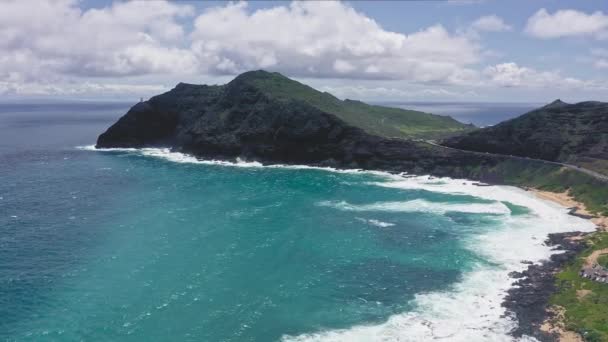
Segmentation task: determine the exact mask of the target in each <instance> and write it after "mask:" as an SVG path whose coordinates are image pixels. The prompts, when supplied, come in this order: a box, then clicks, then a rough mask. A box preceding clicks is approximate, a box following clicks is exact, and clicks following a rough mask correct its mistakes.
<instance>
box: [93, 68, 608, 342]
mask: <svg viewBox="0 0 608 342" xmlns="http://www.w3.org/2000/svg"><path fill="white" fill-rule="evenodd" d="M96 147H97V148H123V147H135V148H141V147H168V148H170V149H172V150H174V151H179V152H183V153H188V154H191V155H194V156H196V157H199V158H206V159H221V160H236V159H237V158H238V159H243V160H248V161H259V162H261V163H264V164H306V165H314V166H323V167H333V168H349V169H365V170H382V171H389V172H395V173H402V172H406V173H409V174H429V175H433V176H446V177H452V178H467V179H472V180H477V181H480V182H485V183H490V184H505V185H514V186H519V187H522V188H526V189H536V190H538V191H539V193H540V195H544V196H548V197H546V198H548V199H553V200H555V198H554V197H555V196H557V195H555V196H554V195H551V194H554V193H557V194H558V195H559V196H561V197H559V198H557V197H556V198H557V200H561V201H562V202H563V203H562V204H566V205H568V204H573V205H572V206H574V207H576V208H572V210H571V212H572V213H573V214H575V215H579V216H581V217H584V218H591V217H596V218H597V217H599V219H601V220H602V221H596V222H604V223H598V224H600V225H601V224H605V222H606V221H605V218H602V216H601V215H604V216H606V215H608V186H606V185H607V184H608V183H607V180H608V178H607V174H608V172H607V171H608V104H607V103H601V102H582V103H578V104H573V105H570V104H566V103H563V102H561V101H559V100H558V101H555V102H553V103H551V104H549V105H546V106H544V107H541V108H538V109H536V110H533V111H531V112H529V113H527V114H524V115H522V116H520V117H518V118H515V119H512V120H509V121H506V122H503V123H500V124H498V125H496V126H493V127H487V128H483V129H478V128H476V127H474V126H472V125H466V124H463V123H460V122H458V121H456V120H454V119H453V118H451V117H449V116H440V115H434V114H429V113H423V112H419V111H412V110H403V109H396V108H389V107H383V106H373V105H368V104H365V103H363V102H360V101H354V100H339V99H338V98H336V97H334V96H332V95H331V94H329V93H323V92H319V91H316V90H315V89H313V88H311V87H309V86H306V85H304V84H302V83H299V82H297V81H294V80H291V79H289V78H287V77H285V76H283V75H281V74H279V73H271V72H266V71H261V70H259V71H251V72H246V73H243V74H241V75H239V76H238V77H236V78H235V79H234V80H232V81H231V82H229V83H228V84H225V85H213V86H208V85H194V84H184V83H180V84H178V85H177V86H176V87H175V88H173V89H172V90H170V91H168V92H166V93H164V94H161V95H158V96H154V97H152V98H151V99H149V100H147V101H143V102H140V103H138V104H136V105H135V106H133V107H132V108H131V109H130V110H129V111H128V112H127V113H126V114H125V115H124V116H123V117H121V118H120V119H119V120H118V121H117V122H116V123H115V124H113V125H112V126H111V127H110V128H108V130H107V131H106V132H104V133H103V134H101V135H100V136H99V138H98V140H97V144H96ZM479 185H484V184H483V183H479ZM547 194H549V195H547ZM552 196H553V197H552ZM602 236H603V235H602ZM602 236H600V237H596V236H593V235H591V236H590V237H584V236H582V235H576V234H575V235H560V236H552V237H551V238H550V240H549V241H548V242H547V243H548V244H557V245H561V246H562V248H565V249H566V250H568V253H566V254H564V255H563V256H561V257H556V258H553V259H552V260H551V261H548V262H547V263H545V264H544V265H541V266H538V265H531V266H530V268H529V269H528V271H526V272H524V273H523V274H520V275H514V276H517V277H525V279H527V280H520V281H519V282H518V283H519V285H520V287H519V288H516V289H518V290H513V291H511V292H510V294H509V297H508V299H507V301H506V302H505V303H504V305H505V306H506V307H507V308H508V309H509V310H510V311H511V312H514V313H515V314H516V316H517V318H518V321H519V323H520V324H519V327H518V329H517V330H516V331H514V334H515V335H516V336H518V335H519V336H520V335H522V334H528V335H533V336H536V337H539V338H544V337H546V336H548V335H551V334H553V335H555V334H558V333H559V332H556V330H555V329H553V328H552V329H553V330H551V329H549V330H547V329H545V330H544V331H541V329H540V328H541V326H545V324H544V323H546V322H545V321H546V319H547V318H552V319H555V317H558V316H559V315H558V314H557V313H556V312H555V310H554V311H552V312H549V313H548V312H546V311H545V309H546V308H547V307H549V304H554V305H557V304H559V305H560V307H562V308H563V307H566V309H568V310H569V311H568V312H571V313H572V312H574V313H576V312H578V311H576V309H571V307H573V305H574V304H572V303H573V302H572V298H571V297H572V294H571V291H570V290H559V289H558V288H557V287H556V285H555V280H554V274H555V273H556V272H560V270H562V269H563V267H565V265H571V263H572V260H575V259H576V260H577V261H576V262H578V263H584V260H583V259H580V258H582V257H584V256H586V255H589V254H592V253H593V251H594V250H596V249H597V248H600V247H601V246H603V245H604V244H606V243H608V242H607V241H608V239H605V238H603V237H602ZM594 239H595V240H597V239H600V240H598V241H601V243H597V244H595V245H594V244H593V241H595V240H594ZM580 253H582V254H580ZM577 255H578V256H579V257H577ZM577 258H578V259H577ZM581 260H582V261H581ZM576 265H577V264H573V265H571V266H568V267H570V268H567V269H566V270H564V271H563V272H565V273H560V274H565V275H563V276H562V277H565V280H564V281H568V279H569V278H567V277H568V275H569V274H571V273H573V272H574V274H575V275H576V272H577V267H578V266H576ZM568 272H570V273H568ZM577 279H578V278H577ZM569 286H571V287H576V286H579V287H580V286H583V285H581V283H580V282H578V283H574V280H572V283H571V284H570V285H569ZM560 291H561V292H560ZM568 291H570V292H568ZM600 291H601V290H600ZM606 292H607V293H608V290H606ZM526 303H527V304H526ZM530 303H532V305H528V304H530ZM568 303H570V304H568ZM598 312H600V313H601V312H602V311H601V310H599V311H598ZM573 315H574V314H573ZM560 317H561V316H560ZM568 317H569V318H568V322H570V323H571V324H578V325H577V326H580V327H586V325H585V324H586V323H584V322H583V323H581V322H582V321H581V320H580V317H578V316H568ZM598 317H599V316H598ZM598 319H600V320H601V317H599V318H598ZM563 320H564V319H563V318H561V321H560V322H561V323H559V322H558V323H553V326H558V325H560V324H561V325H563V324H564V323H563ZM561 325H560V326H561ZM560 329H561V330H560V331H562V332H563V331H565V330H564V329H565V328H563V327H562V328H560ZM580 329H583V328H580ZM585 329H586V328H585ZM547 334H548V335H547ZM598 334H601V333H598ZM543 336H544V337H543Z"/></svg>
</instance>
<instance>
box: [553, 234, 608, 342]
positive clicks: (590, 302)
mask: <svg viewBox="0 0 608 342" xmlns="http://www.w3.org/2000/svg"><path fill="white" fill-rule="evenodd" d="M588 239H589V243H590V244H591V247H589V248H588V249H587V250H585V251H584V252H583V253H581V254H580V255H579V257H578V258H577V259H576V260H575V261H574V262H573V263H572V264H571V265H569V266H567V267H566V268H565V269H564V270H563V271H562V272H560V273H558V274H557V286H558V289H559V290H558V291H557V293H555V294H554V295H553V296H552V298H551V304H553V305H557V306H560V307H562V308H564V309H565V320H566V322H565V324H566V328H567V329H568V330H571V331H576V332H578V333H580V334H581V336H583V337H584V338H585V340H586V341H608V284H603V283H598V282H595V281H592V280H589V279H585V278H582V277H581V276H579V271H580V269H581V267H582V265H583V264H584V262H585V258H586V257H587V256H589V255H590V254H591V253H592V252H593V251H595V250H598V249H602V248H608V233H603V232H602V233H600V232H597V233H594V234H592V235H591V236H590V237H589V238H588Z"/></svg>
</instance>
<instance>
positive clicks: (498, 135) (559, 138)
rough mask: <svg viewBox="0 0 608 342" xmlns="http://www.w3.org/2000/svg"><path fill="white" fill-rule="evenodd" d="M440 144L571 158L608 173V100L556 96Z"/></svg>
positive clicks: (551, 158) (571, 161)
mask: <svg viewBox="0 0 608 342" xmlns="http://www.w3.org/2000/svg"><path fill="white" fill-rule="evenodd" d="M442 145H445V146H448V147H452V148H458V149H462V150H470V151H477V152H489V153H497V154H505V155H515V156H520V157H529V158H536V159H542V160H548V161H554V162H561V163H568V164H573V165H578V166H581V167H585V168H588V169H590V170H594V171H597V172H600V173H603V174H608V103H605V102H599V101H584V102H579V103H575V104H569V103H565V102H563V101H561V100H559V99H558V100H555V101H553V102H551V103H549V104H547V105H545V106H543V107H540V108H537V109H535V110H532V111H530V112H528V113H525V114H523V115H521V116H519V117H516V118H513V119H510V120H507V121H504V122H501V123H499V124H497V125H494V126H491V127H486V128H481V129H479V130H476V131H473V132H469V133H466V134H464V135H460V136H455V137H450V138H447V139H444V140H443V141H442Z"/></svg>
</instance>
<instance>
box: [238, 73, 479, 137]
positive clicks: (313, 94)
mask: <svg viewBox="0 0 608 342" xmlns="http://www.w3.org/2000/svg"><path fill="white" fill-rule="evenodd" d="M237 79H238V80H239V81H246V82H250V83H251V84H253V85H255V86H256V87H257V88H258V89H260V90H261V91H263V92H264V94H265V95H267V96H268V97H271V98H274V99H278V100H284V101H291V100H297V101H302V102H305V103H307V104H309V105H311V106H313V107H315V108H317V109H319V110H322V111H324V112H326V113H330V114H334V115H335V116H337V117H339V118H341V119H342V120H344V121H346V122H347V123H349V124H351V125H353V126H357V127H360V128H362V129H364V130H366V131H367V132H369V133H372V134H376V135H380V136H383V137H388V138H424V139H439V138H446V137H449V136H453V135H455V134H460V133H465V132H468V131H471V130H473V129H474V126H472V125H465V124H463V123H461V122H458V121H456V120H454V119H453V118H452V117H450V116H442V115H435V114H429V113H423V112H418V111H414V110H405V109H398V108H390V107H383V106H374V105H369V104H366V103H363V102H360V101H353V100H348V99H347V100H344V101H342V100H340V99H338V98H336V97H334V96H333V95H331V94H329V93H327V92H320V91H317V90H315V89H313V88H311V87H309V86H307V85H305V84H302V83H300V82H297V81H294V80H291V79H289V78H287V77H285V76H283V75H281V74H279V73H269V72H265V71H251V72H247V73H244V74H242V75H240V76H239V77H237Z"/></svg>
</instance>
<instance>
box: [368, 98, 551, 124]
mask: <svg viewBox="0 0 608 342" xmlns="http://www.w3.org/2000/svg"><path fill="white" fill-rule="evenodd" d="M378 104H380V105H384V106H389V107H397V108H404V109H413V110H419V111H421V112H426V113H433V114H439V115H450V116H451V117H453V118H454V119H456V120H458V121H460V122H463V123H467V124H468V123H472V124H474V125H475V126H477V127H486V126H492V125H496V124H497V123H499V122H502V121H505V120H509V119H512V118H515V117H517V116H519V115H522V114H525V113H527V112H529V111H531V110H534V109H536V108H539V107H542V106H544V105H546V103H526V102H420V101H418V102H386V103H378Z"/></svg>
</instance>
